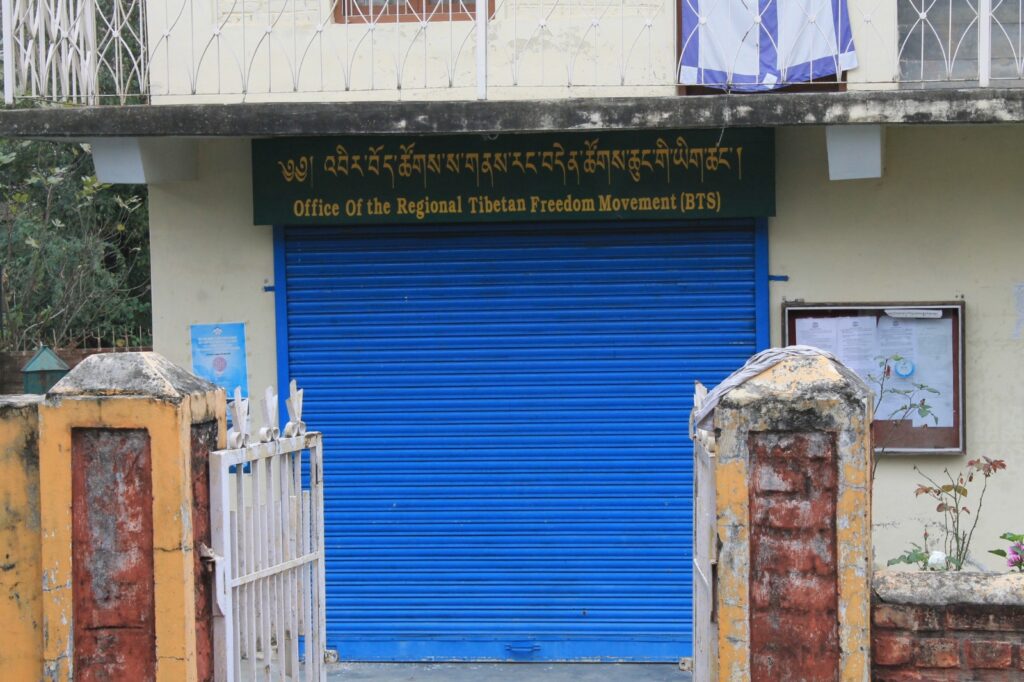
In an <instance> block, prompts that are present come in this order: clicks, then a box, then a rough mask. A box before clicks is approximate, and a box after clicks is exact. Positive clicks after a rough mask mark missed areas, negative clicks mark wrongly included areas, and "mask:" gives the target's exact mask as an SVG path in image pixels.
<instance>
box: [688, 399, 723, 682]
mask: <svg viewBox="0 0 1024 682" xmlns="http://www.w3.org/2000/svg"><path fill="white" fill-rule="evenodd" d="M707 395H708V389H707V388H705V387H704V385H703V384H701V383H700V382H697V384H696V386H695V387H694V391H693V411H692V412H691V413H690V439H691V440H692V441H693V679H694V681H695V682H710V680H713V679H717V676H716V675H715V670H714V668H715V667H716V663H715V661H714V655H713V652H714V651H716V650H717V644H716V642H717V639H718V623H717V622H716V621H715V619H714V618H713V614H714V608H715V606H714V597H715V586H714V580H715V564H716V563H717V561H718V518H717V510H716V506H715V497H716V493H715V437H714V434H712V433H711V432H709V431H705V430H703V429H700V428H697V426H696V425H695V424H694V422H693V415H695V414H696V413H697V412H698V411H699V410H700V408H701V407H702V406H703V405H704V399H705V398H707Z"/></svg>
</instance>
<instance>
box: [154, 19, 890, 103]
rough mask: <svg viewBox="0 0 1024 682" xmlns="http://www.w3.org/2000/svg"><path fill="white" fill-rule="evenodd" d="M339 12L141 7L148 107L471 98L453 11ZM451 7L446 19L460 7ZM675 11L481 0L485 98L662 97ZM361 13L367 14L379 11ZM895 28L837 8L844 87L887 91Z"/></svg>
mask: <svg viewBox="0 0 1024 682" xmlns="http://www.w3.org/2000/svg"><path fill="white" fill-rule="evenodd" d="M339 4H343V0H252V1H249V2H244V3H239V2H232V1H231V0H148V1H147V3H146V6H147V12H146V17H147V28H148V35H149V47H150V55H149V58H150V70H149V73H148V76H149V81H150V87H151V94H152V101H153V103H155V104H174V103H185V102H187V103H212V102H239V101H246V102H254V101H313V100H326V101H359V100H395V99H405V100H465V99H476V98H477V97H478V91H477V83H478V72H479V71H480V65H479V63H478V58H477V54H476V50H477V38H478V35H477V31H476V25H475V23H474V22H473V21H470V20H467V17H466V16H465V13H463V14H461V15H459V17H458V19H456V20H453V21H448V20H445V19H443V18H441V17H435V18H434V19H432V20H428V21H422V22H421V21H409V20H405V21H400V22H396V21H394V19H389V18H387V17H384V18H381V17H378V20H377V21H375V22H367V21H365V20H357V21H352V22H345V21H343V20H341V21H339V17H336V16H335V11H334V9H335V8H336V7H337V6H339ZM367 5H368V3H367ZM442 6H443V7H445V8H446V7H448V6H449V5H448V0H445V2H444V3H442ZM451 6H453V7H454V8H456V10H458V8H459V7H460V4H459V1H458V0H452V5H451ZM677 6H678V3H677V2H676V1H675V0H631V2H622V1H621V0H492V1H491V7H492V14H491V18H490V19H489V23H488V30H487V62H486V81H487V97H488V98H489V99H498V100H501V99H553V98H566V97H594V96H606V97H607V96H611V97H616V96H623V97H636V96H644V95H664V96H671V95H674V94H675V91H676V87H675V85H676V82H677V77H678V56H679V43H680V38H679V37H678V36H677V33H678V18H677ZM374 7H376V8H377V11H378V13H379V11H380V9H379V8H380V3H377V4H375V5H374ZM896 20H897V17H896V3H879V2H877V0H850V2H849V21H850V26H851V28H852V31H853V36H854V43H855V45H856V48H857V53H858V61H859V67H858V68H857V69H854V70H853V71H851V72H850V73H849V74H848V81H849V83H850V88H851V89H864V88H870V89H878V88H883V89H885V88H891V87H894V85H893V81H894V79H895V78H896V76H897V72H898V67H897V54H898V52H899V43H900V38H899V35H898V30H897V23H896ZM806 30H808V31H814V30H816V29H814V28H813V26H811V25H808V28H807V29H806ZM693 39H694V38H693V36H692V35H691V36H689V37H684V39H683V40H684V42H690V41H692V40H693Z"/></svg>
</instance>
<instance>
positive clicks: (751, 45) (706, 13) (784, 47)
mask: <svg viewBox="0 0 1024 682" xmlns="http://www.w3.org/2000/svg"><path fill="white" fill-rule="evenodd" d="M680 1H681V3H682V28H683V35H682V42H683V50H682V60H681V63H680V69H679V82H680V83H682V84H684V85H704V86H709V87H715V88H721V89H723V90H739V91H756V90H773V89H775V88H780V87H783V86H786V85H792V84H793V83H806V82H809V81H812V80H814V79H815V78H821V77H824V76H832V75H835V74H837V73H842V72H843V71H848V70H850V69H853V68H856V66H857V53H856V52H855V51H854V47H853V34H852V32H851V30H850V20H849V12H848V11H847V7H846V0H680Z"/></svg>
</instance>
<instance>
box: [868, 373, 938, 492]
mask: <svg viewBox="0 0 1024 682" xmlns="http://www.w3.org/2000/svg"><path fill="white" fill-rule="evenodd" d="M876 360H877V361H878V374H870V375H868V381H869V382H870V383H871V384H872V385H873V389H874V392H875V409H874V412H875V418H876V419H877V418H878V417H879V414H878V410H879V408H880V407H881V406H882V403H883V402H884V401H885V400H886V399H887V398H892V399H893V400H894V401H895V403H896V407H895V408H893V409H892V410H891V411H890V412H889V414H887V415H883V416H882V418H883V419H885V420H887V421H889V428H888V429H887V430H886V431H885V432H884V433H875V438H876V441H875V447H876V452H875V453H874V459H873V460H872V463H871V480H872V481H874V480H875V470H876V469H877V468H878V459H879V457H881V456H882V455H884V454H885V452H886V450H887V449H888V447H889V439H890V438H891V437H892V433H893V429H895V427H896V425H897V424H899V423H900V422H902V421H904V420H906V419H908V418H910V417H911V416H912V414H913V413H914V412H916V413H917V414H918V416H919V417H922V418H925V417H931V418H932V420H933V421H934V422H935V424H938V423H939V418H938V416H937V415H935V414H934V413H933V412H932V406H931V404H929V402H928V395H940V393H939V391H937V390H936V389H934V388H932V387H931V386H929V385H927V384H919V383H916V382H913V383H911V384H910V385H911V388H899V387H897V386H894V385H893V384H892V374H893V367H894V366H895V365H896V364H897V363H899V362H900V361H902V360H903V356H901V355H890V356H889V357H878V358H876Z"/></svg>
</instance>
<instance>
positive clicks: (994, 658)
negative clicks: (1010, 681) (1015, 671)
mask: <svg viewBox="0 0 1024 682" xmlns="http://www.w3.org/2000/svg"><path fill="white" fill-rule="evenodd" d="M964 651H965V653H966V654H967V667H969V668H985V669H1005V668H1009V667H1010V666H1011V665H1013V645H1012V644H1010V643H1009V642H993V641H987V640H979V639H969V640H967V642H966V644H965V645H964Z"/></svg>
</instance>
